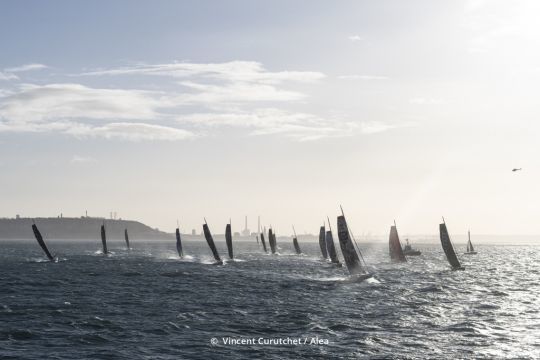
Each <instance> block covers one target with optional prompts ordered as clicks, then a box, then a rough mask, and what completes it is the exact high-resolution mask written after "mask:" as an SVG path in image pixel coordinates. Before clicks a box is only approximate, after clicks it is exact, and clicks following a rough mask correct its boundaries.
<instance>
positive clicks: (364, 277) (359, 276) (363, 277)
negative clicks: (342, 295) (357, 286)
mask: <svg viewBox="0 0 540 360" xmlns="http://www.w3.org/2000/svg"><path fill="white" fill-rule="evenodd" d="M372 277H373V274H371V273H367V274H357V275H351V282H362V281H364V280H367V279H370V278H372Z"/></svg>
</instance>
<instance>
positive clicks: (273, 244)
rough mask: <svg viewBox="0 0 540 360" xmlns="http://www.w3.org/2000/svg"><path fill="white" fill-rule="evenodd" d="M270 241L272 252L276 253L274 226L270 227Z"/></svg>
mask: <svg viewBox="0 0 540 360" xmlns="http://www.w3.org/2000/svg"><path fill="white" fill-rule="evenodd" d="M268 242H269V243H270V250H271V251H272V254H275V253H276V238H275V237H274V233H273V232H272V228H270V229H268Z"/></svg>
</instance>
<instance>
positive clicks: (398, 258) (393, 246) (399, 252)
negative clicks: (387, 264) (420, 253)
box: [388, 220, 407, 262]
mask: <svg viewBox="0 0 540 360" xmlns="http://www.w3.org/2000/svg"><path fill="white" fill-rule="evenodd" d="M388 247H389V250H390V259H391V260H392V261H393V262H406V261H407V259H406V258H405V254H404V253H403V249H402V248H401V243H400V242H399V235H398V232H397V225H396V221H395V220H394V225H393V226H391V227H390V238H389V239H388Z"/></svg>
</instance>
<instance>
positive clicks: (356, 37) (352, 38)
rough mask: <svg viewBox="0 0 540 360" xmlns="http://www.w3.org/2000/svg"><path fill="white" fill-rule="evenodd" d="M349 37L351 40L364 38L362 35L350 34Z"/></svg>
mask: <svg viewBox="0 0 540 360" xmlns="http://www.w3.org/2000/svg"><path fill="white" fill-rule="evenodd" d="M348 39H349V40H351V41H352V42H357V41H362V40H364V38H362V37H361V36H360V35H349V37H348Z"/></svg>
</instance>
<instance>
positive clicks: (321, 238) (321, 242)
mask: <svg viewBox="0 0 540 360" xmlns="http://www.w3.org/2000/svg"><path fill="white" fill-rule="evenodd" d="M325 237H326V230H325V229H324V225H323V226H321V228H320V229H319V247H320V248H321V254H322V257H323V259H324V260H326V259H328V251H327V250H326V239H325Z"/></svg>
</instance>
